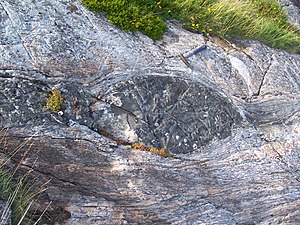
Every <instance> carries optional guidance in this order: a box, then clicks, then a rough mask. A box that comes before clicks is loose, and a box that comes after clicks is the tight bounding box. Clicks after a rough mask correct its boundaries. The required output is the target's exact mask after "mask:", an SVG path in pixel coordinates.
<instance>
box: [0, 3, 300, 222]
mask: <svg viewBox="0 0 300 225" xmlns="http://www.w3.org/2000/svg"><path fill="white" fill-rule="evenodd" d="M0 21H1V23H0V53H1V54H0V127H1V128H0V132H1V134H0V137H1V138H0V141H1V143H0V154H1V157H5V156H8V155H10V154H12V155H13V157H12V158H11V160H10V165H11V166H13V164H15V163H17V162H19V161H21V169H22V170H24V171H26V170H30V169H33V173H32V175H33V176H34V177H35V178H38V179H39V180H40V182H41V183H43V182H46V181H47V180H49V179H51V181H50V182H49V183H48V189H47V190H46V191H45V193H44V194H43V196H42V199H41V200H40V201H39V202H38V203H37V204H36V207H37V209H38V210H40V211H42V210H43V208H45V207H46V206H47V205H48V203H49V202H52V203H51V206H50V207H49V209H48V214H47V215H49V217H50V218H52V219H51V220H52V221H51V222H49V221H48V222H45V221H44V224H55V223H56V224H72V225H74V224H75V225H76V224H97V225H99V224H105V225H106V224H299V223H300V210H299V209H300V172H299V171H300V166H299V165H300V113H299V109H300V98H299V96H300V74H299V71H300V55H297V54H291V53H288V52H285V51H280V50H275V49H271V48H269V47H267V46H265V45H263V44H262V43H260V42H257V41H237V42H235V43H234V44H233V43H228V42H225V41H223V40H220V39H218V38H205V37H203V36H202V35H199V34H194V33H190V32H188V31H185V30H183V29H182V28H181V27H180V25H178V24H175V23H170V24H168V26H169V29H168V31H167V33H166V34H165V36H164V38H163V39H162V40H160V41H158V42H153V41H152V40H150V39H149V38H147V37H145V36H143V35H141V34H139V33H134V34H132V33H124V32H122V31H121V30H120V29H119V28H117V27H115V26H113V25H110V24H109V23H108V22H107V20H106V19H105V18H103V17H101V16H100V15H97V14H94V13H92V12H89V11H87V10H86V9H85V8H84V7H83V6H81V5H80V3H79V2H78V1H71V0H51V1H47V0H40V1H35V0H22V1H21V0H3V1H1V2H0ZM203 44H206V45H207V46H208V48H207V49H206V50H205V51H202V52H200V53H199V54H197V55H193V56H191V57H189V58H187V59H186V60H187V61H188V63H189V64H190V67H188V66H187V65H186V64H185V63H184V62H183V61H182V60H181V59H180V57H179V56H178V55H179V54H183V56H187V55H188V54H189V53H190V52H191V51H192V50H194V49H195V48H196V47H198V46H201V45H203ZM52 89H58V90H60V92H61V94H62V96H63V97H64V103H63V104H62V108H61V112H62V113H59V114H58V113H52V112H50V111H48V110H46V109H45V108H44V105H45V103H46V101H47V96H48V93H49V92H50V91H51V90H52ZM136 142H137V143H140V144H143V145H145V146H147V147H155V148H165V149H166V150H167V151H168V152H169V153H170V154H172V155H173V157H171V158H163V157H161V156H159V155H156V154H152V153H150V152H144V151H138V150H135V149H132V148H131V147H130V144H132V143H136ZM20 146H23V147H22V148H20ZM15 150H18V151H15Z"/></svg>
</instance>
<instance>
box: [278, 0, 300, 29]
mask: <svg viewBox="0 0 300 225" xmlns="http://www.w3.org/2000/svg"><path fill="white" fill-rule="evenodd" d="M277 1H278V2H279V4H280V6H281V7H282V8H283V9H284V10H285V11H286V13H287V15H288V17H289V20H290V22H291V24H293V25H294V26H297V27H299V28H300V2H299V0H277Z"/></svg>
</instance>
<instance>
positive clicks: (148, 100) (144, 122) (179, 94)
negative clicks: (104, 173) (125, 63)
mask: <svg viewBox="0 0 300 225" xmlns="http://www.w3.org/2000/svg"><path fill="white" fill-rule="evenodd" d="M102 92H103V93H102V94H101V95H100V96H99V98H101V99H104V100H106V101H107V102H109V103H110V104H112V105H116V106H118V107H122V109H124V111H123V112H124V113H125V114H127V116H128V118H127V122H128V125H127V127H128V128H133V129H134V131H135V134H134V135H135V136H137V137H136V139H137V140H138V142H142V143H144V144H148V145H149V144H151V145H152V146H154V147H157V148H165V149H168V150H169V151H170V152H171V153H189V152H192V151H194V150H196V149H198V148H199V147H201V146H205V145H207V144H208V143H209V142H210V141H211V140H213V139H214V138H218V139H220V138H225V137H228V136H229V135H230V134H231V128H232V125H233V124H235V125H237V124H239V123H240V122H241V120H242V119H241V116H240V114H239V113H238V112H237V108H235V107H234V105H233V104H232V103H231V102H230V101H228V100H227V99H226V97H225V96H222V95H221V94H220V93H218V92H217V91H215V90H213V89H212V88H209V87H207V86H206V85H204V84H201V83H198V82H194V81H188V80H185V79H183V78H180V77H175V76H171V77H170V76H151V75H148V76H143V77H141V76H138V77H132V78H131V79H126V80H124V81H118V82H116V83H114V84H111V85H107V84H106V85H104V87H103V89H102ZM116 109H117V110H118V109H119V108H116ZM112 113H113V114H116V113H115V112H114V111H112ZM114 120H116V118H115V117H113V116H112V117H111V121H110V122H108V121H106V122H108V123H109V124H111V123H114V122H113V121H114ZM125 128H126V127H125ZM102 129H103V128H102ZM106 130H107V131H109V132H111V133H114V132H116V131H114V130H108V129H106ZM118 132H119V131H118ZM124 133H126V130H124ZM116 135H117V134H116Z"/></svg>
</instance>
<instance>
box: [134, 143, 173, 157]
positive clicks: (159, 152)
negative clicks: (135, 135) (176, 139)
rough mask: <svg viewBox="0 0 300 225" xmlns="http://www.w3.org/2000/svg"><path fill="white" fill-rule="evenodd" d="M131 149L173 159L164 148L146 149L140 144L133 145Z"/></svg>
mask: <svg viewBox="0 0 300 225" xmlns="http://www.w3.org/2000/svg"><path fill="white" fill-rule="evenodd" d="M131 147H132V148H133V149H135V150H139V151H147V152H151V153H154V154H157V155H160V156H162V157H165V158H169V157H172V155H171V154H169V153H167V151H166V150H165V149H164V148H161V149H157V148H148V147H146V146H144V145H142V144H139V143H133V144H131Z"/></svg>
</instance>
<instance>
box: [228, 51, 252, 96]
mask: <svg viewBox="0 0 300 225" xmlns="http://www.w3.org/2000/svg"><path fill="white" fill-rule="evenodd" d="M228 57H229V59H230V62H231V65H232V67H233V68H235V69H236V70H237V71H238V72H239V74H240V75H241V76H242V78H243V79H244V81H245V83H246V84H247V87H248V92H249V93H248V94H249V97H251V96H252V95H253V91H252V89H251V84H252V82H251V77H250V72H249V70H248V68H247V66H246V64H245V63H244V62H243V61H242V60H240V59H238V58H236V57H234V56H232V55H228Z"/></svg>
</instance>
